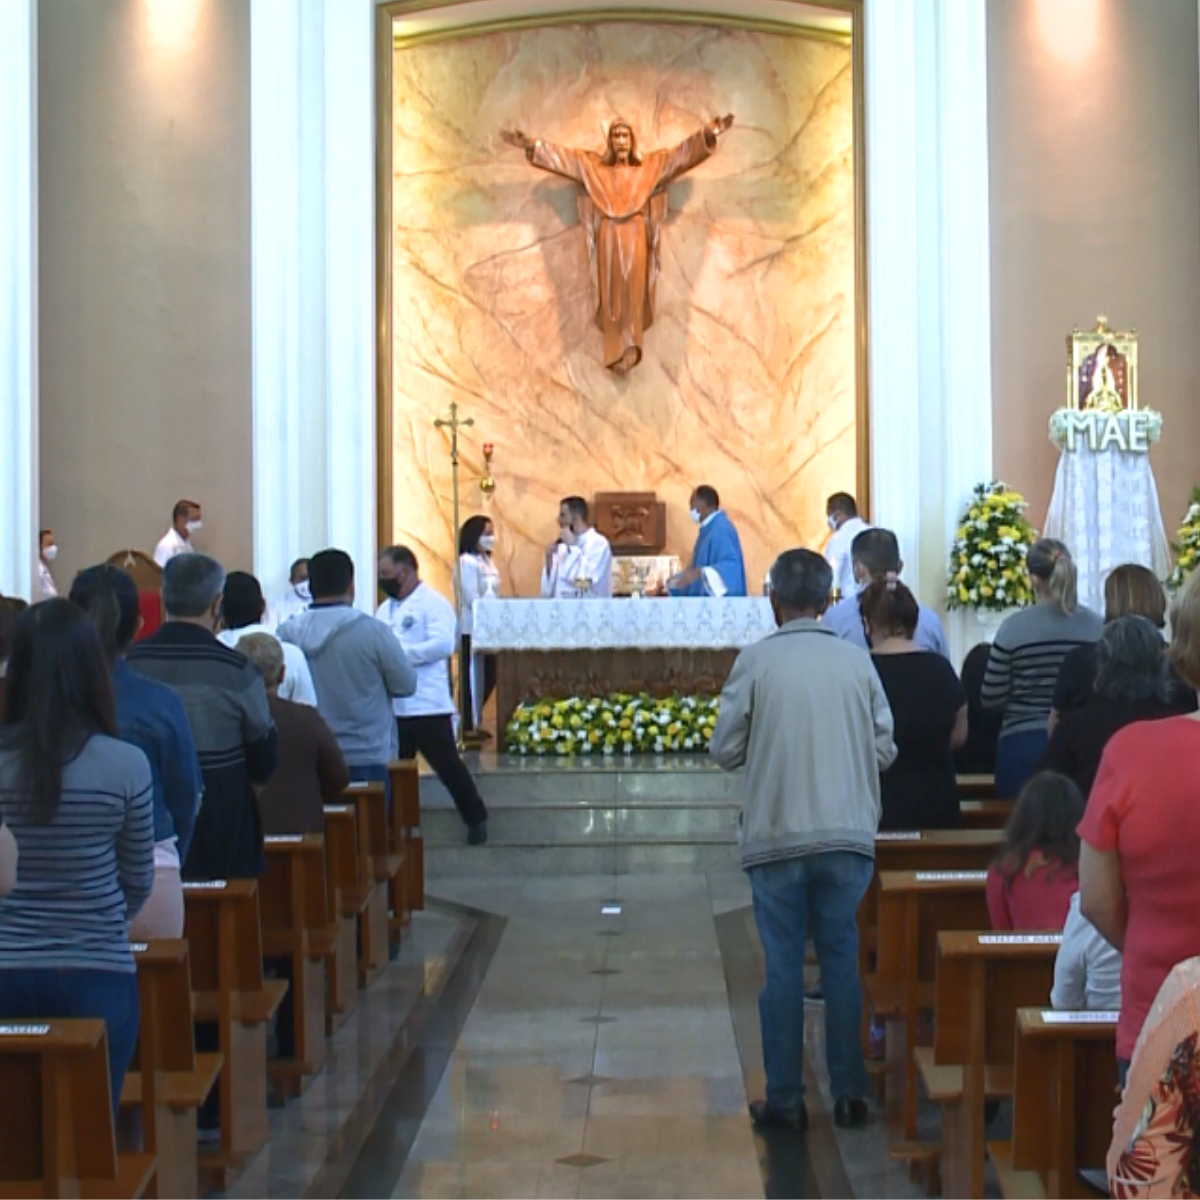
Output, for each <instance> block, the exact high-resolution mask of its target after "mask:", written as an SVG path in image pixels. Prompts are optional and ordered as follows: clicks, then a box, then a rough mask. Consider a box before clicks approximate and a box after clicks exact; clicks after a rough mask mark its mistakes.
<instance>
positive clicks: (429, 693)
mask: <svg viewBox="0 0 1200 1200" xmlns="http://www.w3.org/2000/svg"><path fill="white" fill-rule="evenodd" d="M379 589H380V591H382V592H383V593H384V595H385V596H387V599H386V600H385V601H384V602H383V603H382V604H381V605H380V606H379V610H378V611H377V612H376V614H375V615H376V616H377V617H378V618H379V619H380V620H381V621H382V622H383V623H384V624H385V625H387V626H389V627H390V628H391V630H392V632H393V633H394V634H395V635H396V637H397V639H398V640H399V642H400V645H401V646H402V647H403V649H404V653H405V656H406V657H407V658H408V661H409V664H410V665H411V666H412V667H413V669H414V670H415V671H416V673H417V690H416V691H415V692H413V693H412V695H411V696H405V697H403V698H400V699H396V700H394V701H393V702H392V706H393V708H394V709H395V713H396V730H397V732H398V733H399V735H400V757H401V758H402V759H404V758H416V756H417V754H418V752H419V753H421V754H423V755H424V756H425V760H426V761H427V762H428V763H429V765H430V766H431V767H432V768H433V770H434V772H435V773H436V774H437V777H438V778H439V779H440V780H441V781H442V783H443V785H444V786H445V788H446V791H448V792H449V793H450V795H451V797H452V798H453V800H454V804H455V807H456V808H457V809H458V813H459V816H461V817H462V819H463V824H464V825H466V827H467V842H468V843H469V844H470V845H472V846H481V845H483V843H484V842H486V841H487V806H486V805H485V804H484V802H483V797H482V796H480V794H479V789H478V788H477V787H476V786H475V780H474V779H473V778H472V776H471V772H470V771H469V770H467V764H466V763H464V762H463V760H462V756H461V755H460V754H459V752H458V746H457V744H456V743H455V739H454V701H453V699H452V698H451V696H450V672H449V669H448V664H449V660H450V656H451V655H452V654H453V653H454V648H455V642H456V640H457V637H458V620H457V618H456V617H455V615H454V606H453V605H452V604H451V603H450V602H449V601H448V600H447V599H445V597H443V596H440V595H438V593H437V592H435V591H434V590H433V588H431V587H430V586H429V585H428V584H426V583H422V582H421V575H420V568H419V567H418V565H417V556H416V555H415V554H414V553H413V552H412V551H411V550H410V549H409V548H408V547H407V546H389V547H388V548H387V549H386V550H384V551H383V552H382V553H381V554H380V556H379Z"/></svg>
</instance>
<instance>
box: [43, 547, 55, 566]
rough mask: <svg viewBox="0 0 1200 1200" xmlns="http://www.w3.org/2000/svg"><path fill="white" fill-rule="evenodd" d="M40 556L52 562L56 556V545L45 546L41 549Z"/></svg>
mask: <svg viewBox="0 0 1200 1200" xmlns="http://www.w3.org/2000/svg"><path fill="white" fill-rule="evenodd" d="M42 557H43V558H44V559H45V560H46V561H47V562H53V561H54V560H55V559H56V558H57V557H58V547H57V546H47V547H46V548H45V550H43V551H42Z"/></svg>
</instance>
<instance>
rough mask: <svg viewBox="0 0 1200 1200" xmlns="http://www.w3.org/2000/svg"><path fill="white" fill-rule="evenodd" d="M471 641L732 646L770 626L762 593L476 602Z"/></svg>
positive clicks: (537, 646)
mask: <svg viewBox="0 0 1200 1200" xmlns="http://www.w3.org/2000/svg"><path fill="white" fill-rule="evenodd" d="M474 614H475V615H474V621H475V632H474V633H473V634H472V635H471V649H472V650H481V651H484V650H485V651H488V652H495V651H498V650H606V649H630V650H736V649H740V648H741V647H742V646H748V645H750V644H751V643H752V642H757V641H758V640H759V639H760V638H762V637H765V636H766V635H767V634H768V633H770V632H771V631H772V630H773V629H774V628H775V618H774V616H773V615H772V613H771V605H770V602H769V601H767V600H765V599H763V598H762V597H757V596H754V597H737V598H722V599H716V598H707V599H692V598H687V599H684V598H679V599H665V600H664V599H654V600H652V599H645V600H504V599H480V600H477V601H476V602H475V609H474Z"/></svg>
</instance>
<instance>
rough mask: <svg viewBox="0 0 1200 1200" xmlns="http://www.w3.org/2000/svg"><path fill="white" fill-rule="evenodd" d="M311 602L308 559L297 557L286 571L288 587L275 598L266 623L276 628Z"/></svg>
mask: <svg viewBox="0 0 1200 1200" xmlns="http://www.w3.org/2000/svg"><path fill="white" fill-rule="evenodd" d="M311 603H312V592H311V591H309V587H308V559H307V558H298V559H296V561H295V562H294V563H292V569H291V570H290V571H289V572H288V589H287V591H286V592H284V593H283V594H282V595H280V596H277V597H276V598H275V601H274V603H273V604H272V605H271V608H270V612H269V614H268V616H267V624H268V625H270V626H271V627H272V629H278V628H279V626H280V625H282V624H283V623H284V622H285V621H290V620H291V619H292V618H293V617H294V616H296V614H297V613H302V612H303V611H304V610H305V609H306V608H307V607H308V606H309V605H310V604H311Z"/></svg>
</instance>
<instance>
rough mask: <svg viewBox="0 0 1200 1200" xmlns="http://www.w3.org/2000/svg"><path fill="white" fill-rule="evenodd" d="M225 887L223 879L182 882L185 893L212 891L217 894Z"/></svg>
mask: <svg viewBox="0 0 1200 1200" xmlns="http://www.w3.org/2000/svg"><path fill="white" fill-rule="evenodd" d="M224 886H225V880H224V879H189V880H186V881H185V882H184V885H183V890H184V891H185V892H198V891H204V890H207V891H213V892H219V891H220V890H221V889H222V888H223V887H224Z"/></svg>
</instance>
